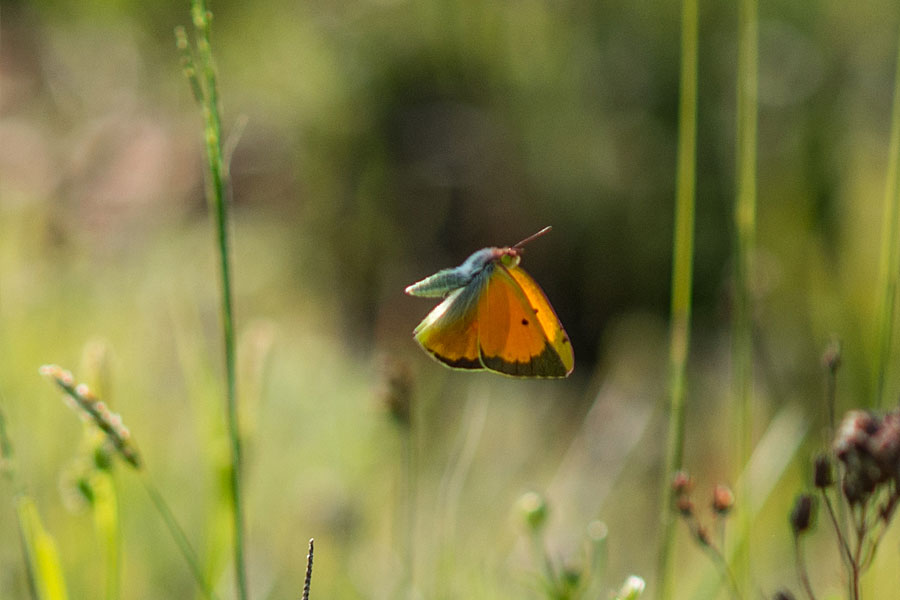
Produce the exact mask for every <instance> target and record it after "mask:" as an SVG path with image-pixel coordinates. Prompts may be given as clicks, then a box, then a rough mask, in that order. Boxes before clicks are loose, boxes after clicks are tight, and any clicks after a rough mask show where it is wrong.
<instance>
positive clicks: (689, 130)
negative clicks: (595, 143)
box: [658, 0, 698, 600]
mask: <svg viewBox="0 0 900 600" xmlns="http://www.w3.org/2000/svg"><path fill="white" fill-rule="evenodd" d="M697 47H698V16H697V0H682V3H681V89H680V97H679V107H678V157H677V173H676V177H677V180H676V192H675V193H676V195H675V231H674V236H673V240H672V254H673V259H672V298H671V317H670V323H669V389H668V392H669V431H668V442H667V448H666V470H665V475H664V479H663V481H662V493H661V495H660V499H661V501H660V504H661V511H662V512H661V529H660V532H661V533H660V550H659V565H658V579H659V590H660V592H659V593H660V595H659V597H660V598H662V599H663V600H665V599H667V598H670V597H671V595H672V590H671V586H672V573H671V567H672V565H671V557H672V547H673V544H674V540H675V513H674V511H673V510H672V506H671V502H670V497H671V495H672V490H671V482H672V479H673V478H674V476H675V473H676V471H678V470H679V469H681V468H682V462H683V456H684V423H685V420H684V396H685V371H686V369H687V358H688V350H689V347H690V331H691V290H692V287H693V258H694V204H695V195H696V194H695V187H696V172H697V56H698V48H697Z"/></svg>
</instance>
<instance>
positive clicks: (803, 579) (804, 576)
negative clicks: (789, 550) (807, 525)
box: [794, 535, 816, 600]
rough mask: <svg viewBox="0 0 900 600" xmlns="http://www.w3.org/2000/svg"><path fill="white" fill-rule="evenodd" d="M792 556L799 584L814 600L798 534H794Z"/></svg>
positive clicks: (814, 595) (810, 599)
mask: <svg viewBox="0 0 900 600" xmlns="http://www.w3.org/2000/svg"><path fill="white" fill-rule="evenodd" d="M794 556H795V557H796V559H797V577H799V579H800V585H801V586H803V591H804V592H805V593H806V597H807V598H808V599H809V600H816V594H815V592H813V589H812V584H811V583H810V581H809V571H808V570H807V569H806V560H805V559H804V557H803V547H802V546H801V545H800V536H799V535H795V536H794Z"/></svg>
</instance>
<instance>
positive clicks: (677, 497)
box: [672, 471, 734, 548]
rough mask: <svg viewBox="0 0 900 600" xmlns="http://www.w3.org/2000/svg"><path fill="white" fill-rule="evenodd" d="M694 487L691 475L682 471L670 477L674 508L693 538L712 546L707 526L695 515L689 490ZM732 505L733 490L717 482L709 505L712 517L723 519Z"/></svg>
mask: <svg viewBox="0 0 900 600" xmlns="http://www.w3.org/2000/svg"><path fill="white" fill-rule="evenodd" d="M693 488H694V481H693V480H692V479H691V476H690V475H688V474H687V473H686V472H684V471H679V472H677V473H676V474H675V477H674V478H673V479H672V493H673V498H674V504H675V509H676V510H677V511H678V514H680V515H681V516H682V517H683V518H684V520H685V522H686V523H687V525H688V527H689V528H690V530H691V534H692V535H693V536H694V539H696V540H697V542H698V543H699V544H700V545H701V546H705V547H707V548H711V547H713V546H714V542H713V539H712V536H711V535H710V530H709V527H707V526H705V525H703V524H702V523H700V520H699V517H698V516H697V513H696V510H695V507H694V502H693V501H692V500H691V491H692V490H693ZM733 506H734V492H732V491H731V488H729V487H728V486H727V485H724V484H718V485H716V486H715V488H714V489H713V493H712V500H711V502H710V507H711V508H712V512H713V517H714V518H715V519H717V520H718V519H723V518H725V517H727V516H728V513H729V512H730V511H731V509H732V507H733Z"/></svg>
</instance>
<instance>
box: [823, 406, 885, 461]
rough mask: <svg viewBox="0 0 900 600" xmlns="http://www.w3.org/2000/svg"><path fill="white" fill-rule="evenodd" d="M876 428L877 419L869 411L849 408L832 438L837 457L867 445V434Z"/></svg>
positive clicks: (841, 457)
mask: <svg viewBox="0 0 900 600" xmlns="http://www.w3.org/2000/svg"><path fill="white" fill-rule="evenodd" d="M877 430H878V420H877V419H876V418H875V416H873V415H872V414H871V413H868V412H866V411H863V410H851V411H850V412H848V413H847V414H846V415H844V419H843V420H842V421H841V425H840V427H838V433H837V437H836V438H835V440H834V452H835V454H836V455H837V457H838V459H839V460H841V461H843V460H844V457H845V456H847V455H848V454H850V453H853V452H857V451H859V450H865V449H866V447H867V446H868V441H869V436H871V435H872V434H873V433H875V431H877Z"/></svg>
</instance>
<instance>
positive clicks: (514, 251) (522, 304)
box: [406, 227, 575, 377]
mask: <svg viewBox="0 0 900 600" xmlns="http://www.w3.org/2000/svg"><path fill="white" fill-rule="evenodd" d="M548 231H550V227H545V228H544V229H541V230H540V231H538V232H537V233H535V234H534V235H531V236H529V237H527V238H525V239H524V240H522V241H521V242H519V243H518V244H516V245H514V246H509V247H506V248H484V249H482V250H479V251H478V252H475V253H474V254H472V255H471V256H470V257H469V258H467V259H466V260H465V262H463V264H461V265H459V266H458V267H453V268H450V269H444V270H442V271H438V272H437V273H435V274H434V275H432V276H430V277H426V278H425V279H423V280H422V281H419V282H416V283H414V284H412V285H411V286H409V287H407V288H406V293H407V294H409V295H410V296H422V297H426V298H438V297H440V298H443V299H444V300H443V302H441V303H440V304H438V305H437V306H436V307H435V308H434V309H433V310H432V311H431V312H430V313H428V316H426V317H425V319H424V320H423V321H422V322H421V323H419V325H418V327H416V329H415V331H414V332H413V335H414V336H415V338H416V341H417V342H419V344H420V345H421V346H422V348H424V349H425V350H426V351H427V352H428V353H429V354H431V355H432V356H433V357H434V358H436V359H437V360H439V361H440V362H442V363H444V364H445V365H448V366H450V367H452V368H455V369H472V370H482V369H487V370H489V371H494V372H496V373H501V374H503V375H509V376H511V377H567V376H568V375H569V373H571V372H572V369H573V368H574V366H575V354H574V352H573V351H572V343H571V342H570V341H569V336H568V335H566V332H565V330H564V329H563V326H562V323H560V322H559V318H558V317H557V316H556V313H555V312H554V311H553V307H552V306H550V302H549V301H548V300H547V296H546V295H544V292H543V290H541V288H540V286H538V284H537V282H536V281H535V280H534V279H532V278H531V276H530V275H529V274H528V273H526V272H525V271H524V270H523V269H522V267H520V266H519V262H520V261H521V258H522V251H523V246H524V245H525V244H527V243H528V242H530V241H531V240H533V239H535V238H537V237H540V236H542V235H544V234H545V233H547V232H548Z"/></svg>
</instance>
